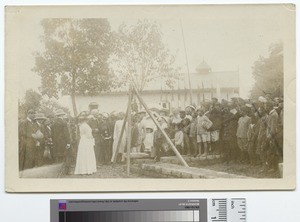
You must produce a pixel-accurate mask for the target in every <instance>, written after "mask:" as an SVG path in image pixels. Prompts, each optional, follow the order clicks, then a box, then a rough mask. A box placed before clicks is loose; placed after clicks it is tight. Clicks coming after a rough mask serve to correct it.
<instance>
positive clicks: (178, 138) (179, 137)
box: [174, 124, 183, 154]
mask: <svg viewBox="0 0 300 222" xmlns="http://www.w3.org/2000/svg"><path fill="white" fill-rule="evenodd" d="M180 125H181V124H176V125H175V138H174V143H175V146H176V149H177V150H178V152H179V153H180V154H182V152H183V132H182V131H181V127H180Z"/></svg>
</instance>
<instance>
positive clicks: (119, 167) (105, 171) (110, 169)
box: [61, 164, 141, 178]
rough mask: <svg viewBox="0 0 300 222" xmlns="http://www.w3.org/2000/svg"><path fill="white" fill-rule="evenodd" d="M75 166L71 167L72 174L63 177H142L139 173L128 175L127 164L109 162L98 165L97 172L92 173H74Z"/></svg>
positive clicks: (62, 176)
mask: <svg viewBox="0 0 300 222" xmlns="http://www.w3.org/2000/svg"><path fill="white" fill-rule="evenodd" d="M74 168H75V167H72V169H71V174H70V175H61V178H140V177H141V176H140V175H138V174H133V173H130V175H129V176H127V172H126V167H125V164H115V165H112V164H109V165H102V166H98V167H97V172H96V173H94V174H92V175H74V174H73V173H72V172H74Z"/></svg>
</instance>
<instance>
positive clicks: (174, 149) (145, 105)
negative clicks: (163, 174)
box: [133, 86, 189, 167]
mask: <svg viewBox="0 0 300 222" xmlns="http://www.w3.org/2000/svg"><path fill="white" fill-rule="evenodd" d="M133 91H134V93H135V95H136V97H137V98H138V100H139V101H140V103H141V104H142V105H143V106H144V108H145V110H146V112H147V113H148V114H149V116H150V118H151V119H152V120H153V122H154V123H155V125H156V127H157V128H158V129H159V130H160V131H161V132H162V134H163V135H164V137H165V138H166V140H167V142H168V143H169V145H170V146H171V148H172V150H173V151H174V153H175V154H176V156H177V157H178V159H179V160H180V162H181V163H182V164H183V165H184V166H186V167H189V165H188V164H187V163H186V162H185V160H184V159H183V157H182V156H181V154H180V153H179V152H178V150H177V149H176V147H175V146H174V144H173V142H172V141H171V139H170V138H169V136H168V135H167V134H166V132H165V131H164V130H163V128H162V127H161V125H160V124H159V123H158V121H157V120H156V119H155V117H154V116H153V114H152V112H151V111H150V110H149V108H148V106H147V104H146V103H145V102H144V100H143V98H142V97H141V96H140V94H139V92H138V91H137V89H136V87H135V86H133Z"/></svg>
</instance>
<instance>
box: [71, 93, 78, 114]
mask: <svg viewBox="0 0 300 222" xmlns="http://www.w3.org/2000/svg"><path fill="white" fill-rule="evenodd" d="M71 100H72V107H73V114H74V116H75V117H76V116H77V115H78V112H77V106H76V99H75V94H74V93H72V95H71Z"/></svg>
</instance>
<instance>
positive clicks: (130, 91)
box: [127, 85, 132, 176]
mask: <svg viewBox="0 0 300 222" xmlns="http://www.w3.org/2000/svg"><path fill="white" fill-rule="evenodd" d="M131 100H132V86H131V85H130V87H129V103H128V109H127V123H128V128H127V176H129V175H130V149H131Z"/></svg>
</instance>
